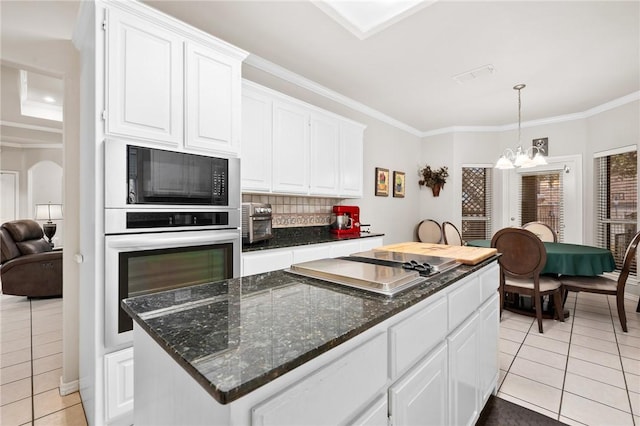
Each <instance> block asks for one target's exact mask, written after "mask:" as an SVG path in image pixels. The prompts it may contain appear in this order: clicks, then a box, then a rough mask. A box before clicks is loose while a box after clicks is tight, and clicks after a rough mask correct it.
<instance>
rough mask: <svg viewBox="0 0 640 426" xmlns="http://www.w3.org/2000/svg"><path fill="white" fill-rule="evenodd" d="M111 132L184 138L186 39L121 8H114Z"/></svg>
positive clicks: (110, 36)
mask: <svg viewBox="0 0 640 426" xmlns="http://www.w3.org/2000/svg"><path fill="white" fill-rule="evenodd" d="M107 34H108V39H107V52H108V53H107V66H108V74H107V82H108V84H107V93H108V96H107V129H106V130H107V133H111V134H116V135H123V136H133V137H137V138H141V139H147V140H154V141H160V142H166V143H168V144H172V145H178V144H179V143H180V142H181V141H182V109H183V108H182V93H183V89H182V82H183V66H182V63H183V59H182V57H183V51H182V49H183V43H182V39H181V38H180V37H179V36H177V35H176V34H174V33H172V32H171V31H168V30H166V29H164V28H162V27H160V26H157V25H154V24H153V23H151V22H148V21H146V20H144V19H140V18H138V17H136V16H133V15H130V14H128V13H125V12H123V11H120V10H118V9H110V10H109V11H108V33H107Z"/></svg>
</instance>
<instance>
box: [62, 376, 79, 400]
mask: <svg viewBox="0 0 640 426" xmlns="http://www.w3.org/2000/svg"><path fill="white" fill-rule="evenodd" d="M79 390H80V381H79V380H73V381H71V382H68V383H65V382H63V381H62V376H60V395H62V396H65V395H69V394H71V393H74V392H77V391H79Z"/></svg>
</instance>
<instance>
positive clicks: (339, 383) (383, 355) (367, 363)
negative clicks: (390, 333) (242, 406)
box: [251, 332, 387, 426]
mask: <svg viewBox="0 0 640 426" xmlns="http://www.w3.org/2000/svg"><path fill="white" fill-rule="evenodd" d="M386 337H387V336H386V333H384V332H381V333H379V334H377V335H376V336H375V337H372V338H371V339H370V340H368V341H366V342H365V343H363V344H361V345H360V346H358V347H357V348H355V349H353V350H352V351H351V352H348V353H347V354H345V355H344V356H342V357H340V358H339V359H337V360H335V361H333V362H331V363H329V364H327V365H325V366H323V367H321V368H320V369H319V370H317V371H315V372H313V373H312V374H311V375H309V376H307V377H305V378H304V379H302V380H300V381H298V382H297V383H295V384H294V385H293V386H291V387H289V388H288V389H286V390H284V391H283V392H280V393H277V394H275V395H274V396H273V397H272V398H270V399H267V400H266V401H264V402H263V403H260V404H258V405H256V406H255V407H253V408H252V410H251V424H252V425H261V426H266V425H278V426H280V425H311V424H314V425H338V424H345V423H346V422H347V421H348V420H349V419H352V418H353V417H354V416H355V415H356V413H355V412H354V411H355V410H356V409H357V407H362V406H364V405H365V404H366V403H367V401H371V400H372V399H373V398H374V396H375V393H376V392H377V391H378V390H380V389H382V387H383V386H384V385H385V383H386V381H387V374H386V372H387V371H386V363H387V339H386Z"/></svg>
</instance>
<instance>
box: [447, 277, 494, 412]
mask: <svg viewBox="0 0 640 426" xmlns="http://www.w3.org/2000/svg"><path fill="white" fill-rule="evenodd" d="M476 284H477V283H476ZM476 306H477V305H476ZM478 318H479V315H478V314H477V313H474V314H473V315H472V316H471V317H470V318H469V319H468V320H467V321H465V322H464V323H463V324H462V325H461V326H460V327H459V328H458V329H457V330H456V331H454V332H453V333H452V334H451V335H450V336H449V338H448V339H447V343H448V346H449V424H454V425H472V424H474V422H475V421H476V420H477V419H478V416H479V414H480V410H479V408H478V407H479V406H478V403H479V396H478V395H479V371H478V369H479V366H480V363H479V357H478V355H479V354H478V350H479V342H478V340H479V335H478V333H479V325H478ZM494 344H495V343H494Z"/></svg>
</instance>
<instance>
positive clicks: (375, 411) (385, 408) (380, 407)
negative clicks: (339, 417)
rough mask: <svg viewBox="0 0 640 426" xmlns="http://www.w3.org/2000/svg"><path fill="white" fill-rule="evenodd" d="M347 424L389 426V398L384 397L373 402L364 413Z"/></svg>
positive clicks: (355, 425)
mask: <svg viewBox="0 0 640 426" xmlns="http://www.w3.org/2000/svg"><path fill="white" fill-rule="evenodd" d="M347 424H349V425H354V426H389V398H388V397H387V395H386V394H385V395H383V396H381V397H379V398H378V399H376V400H375V401H373V403H372V404H371V405H370V406H369V407H367V408H366V409H365V410H364V412H363V413H361V414H360V415H358V416H357V417H356V418H355V419H353V420H351V421H349V422H348V423H347Z"/></svg>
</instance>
